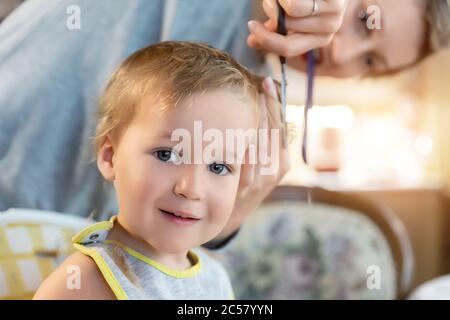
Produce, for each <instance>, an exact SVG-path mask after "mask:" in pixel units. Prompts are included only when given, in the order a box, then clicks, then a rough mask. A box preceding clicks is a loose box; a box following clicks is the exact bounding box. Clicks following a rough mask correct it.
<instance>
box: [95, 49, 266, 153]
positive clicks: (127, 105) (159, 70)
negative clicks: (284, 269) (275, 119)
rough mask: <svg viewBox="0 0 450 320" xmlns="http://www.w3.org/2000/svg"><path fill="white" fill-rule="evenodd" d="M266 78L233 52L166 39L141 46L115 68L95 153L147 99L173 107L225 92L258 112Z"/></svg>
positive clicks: (103, 105) (100, 117)
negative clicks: (212, 92) (238, 96)
mask: <svg viewBox="0 0 450 320" xmlns="http://www.w3.org/2000/svg"><path fill="white" fill-rule="evenodd" d="M262 80H263V78H262V77H259V76H256V75H254V74H253V73H251V72H250V71H249V70H247V69H246V68H245V67H243V66H241V65H240V64H239V63H238V62H236V61H235V60H234V59H233V58H232V57H231V56H230V55H229V54H227V53H224V52H222V51H220V50H217V49H214V48H212V47H210V46H208V45H206V44H200V43H191V42H184V41H166V42H162V43H159V44H155V45H151V46H149V47H146V48H143V49H141V50H139V51H137V52H135V53H134V54H132V55H131V56H130V57H128V58H127V59H126V60H125V61H124V62H123V63H122V64H121V65H120V66H119V67H118V68H117V70H116V71H115V72H114V73H113V75H112V77H111V79H110V81H109V83H108V85H107V87H106V89H105V91H104V93H103V95H102V96H101V98H100V108H99V112H98V121H97V128H96V132H95V137H94V141H93V144H94V149H95V150H94V151H95V154H96V153H97V152H98V150H99V148H100V147H101V145H102V143H103V141H104V139H105V138H106V137H107V136H111V139H113V140H116V139H118V136H119V134H120V131H121V129H122V128H124V126H126V125H127V124H128V123H129V122H130V121H131V119H132V118H133V116H134V114H135V113H136V108H137V106H138V104H139V102H140V101H141V99H142V98H143V97H144V96H145V95H148V94H152V95H154V96H155V97H156V99H157V100H158V102H159V103H160V104H161V106H162V107H163V108H172V107H176V106H177V104H179V103H180V102H181V101H183V100H184V99H186V98H188V97H190V96H192V95H193V94H196V93H202V92H205V91H208V90H213V89H219V88H227V89H230V90H232V91H233V92H236V93H238V94H242V95H243V97H244V98H247V99H248V100H249V104H250V105H251V107H253V108H254V110H255V112H256V114H257V111H258V107H257V101H258V92H262Z"/></svg>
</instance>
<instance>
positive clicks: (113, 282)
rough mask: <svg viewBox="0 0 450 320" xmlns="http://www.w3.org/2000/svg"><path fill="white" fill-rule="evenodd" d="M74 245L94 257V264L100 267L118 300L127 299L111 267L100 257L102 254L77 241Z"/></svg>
mask: <svg viewBox="0 0 450 320" xmlns="http://www.w3.org/2000/svg"><path fill="white" fill-rule="evenodd" d="M73 245H74V247H75V248H76V249H78V250H80V252H81V253H83V254H85V255H88V256H90V257H91V258H92V259H94V262H95V264H96V265H97V267H98V268H99V269H100V272H101V273H102V275H103V277H104V278H105V280H106V282H107V283H108V285H109V287H110V288H111V290H112V291H113V292H114V294H115V295H116V297H117V299H118V300H128V296H127V294H126V293H125V291H124V290H123V288H122V287H121V286H120V284H119V281H118V280H117V278H116V277H115V276H114V274H113V273H112V271H111V269H110V268H109V267H108V264H107V263H106V262H105V260H104V259H103V258H102V256H101V255H100V254H99V253H98V252H97V251H95V250H94V249H89V248H87V247H85V246H83V245H80V244H78V243H74V244H73Z"/></svg>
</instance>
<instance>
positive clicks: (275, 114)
mask: <svg viewBox="0 0 450 320" xmlns="http://www.w3.org/2000/svg"><path fill="white" fill-rule="evenodd" d="M262 86H263V88H264V93H263V94H260V121H259V129H262V130H259V132H260V133H259V134H258V140H257V141H258V142H257V155H260V154H262V155H267V156H268V159H263V160H269V161H268V162H267V163H265V164H263V163H262V162H261V159H260V157H259V156H258V157H257V161H256V163H255V164H250V163H248V162H247V163H245V164H243V165H242V169H241V176H240V184H239V190H238V195H237V198H236V202H235V206H234V209H233V213H232V215H231V217H230V219H229V220H228V223H227V225H226V226H225V228H224V229H223V230H222V232H221V233H220V235H219V236H218V237H217V238H216V239H215V240H214V242H216V241H217V242H220V241H221V240H223V239H225V238H227V237H228V236H229V235H231V234H232V233H233V232H234V231H236V230H237V229H239V227H240V226H241V224H242V223H243V221H244V220H245V218H246V217H248V216H249V215H250V213H251V212H252V211H253V210H255V209H256V208H258V207H259V206H260V204H261V203H262V201H263V200H264V199H265V198H266V197H267V196H268V195H269V194H270V193H271V192H272V190H273V189H274V188H275V187H276V186H277V185H278V183H279V182H280V180H281V179H282V178H283V177H284V175H285V174H286V173H287V172H288V171H289V168H290V164H289V160H290V158H289V151H288V145H287V142H286V141H287V137H286V136H285V130H284V126H283V125H282V122H281V116H280V110H281V109H280V103H279V102H278V95H277V90H276V87H275V84H274V82H273V80H272V79H271V78H270V77H268V78H266V79H265V80H264V81H263V85H262ZM264 129H265V130H264ZM272 129H274V130H275V134H274V135H272V134H271V130H272ZM261 133H267V135H266V136H265V137H262V136H261ZM261 138H262V139H261Z"/></svg>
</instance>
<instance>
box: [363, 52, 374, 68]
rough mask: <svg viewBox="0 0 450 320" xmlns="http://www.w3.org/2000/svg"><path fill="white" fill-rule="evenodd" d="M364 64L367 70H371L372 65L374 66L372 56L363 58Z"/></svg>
mask: <svg viewBox="0 0 450 320" xmlns="http://www.w3.org/2000/svg"><path fill="white" fill-rule="evenodd" d="M364 63H365V65H366V66H367V67H368V68H370V69H372V68H373V65H374V59H373V57H372V55H367V56H365V57H364Z"/></svg>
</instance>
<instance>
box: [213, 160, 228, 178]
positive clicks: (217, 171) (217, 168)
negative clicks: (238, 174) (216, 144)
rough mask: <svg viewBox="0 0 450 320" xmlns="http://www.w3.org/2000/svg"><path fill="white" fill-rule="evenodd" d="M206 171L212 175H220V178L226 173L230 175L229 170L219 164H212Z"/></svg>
mask: <svg viewBox="0 0 450 320" xmlns="http://www.w3.org/2000/svg"><path fill="white" fill-rule="evenodd" d="M208 169H209V171H211V172H212V173H214V174H217V175H220V176H224V175H226V174H228V173H231V170H230V169H229V168H228V167H227V166H226V165H224V164H220V163H212V164H210V165H208Z"/></svg>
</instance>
